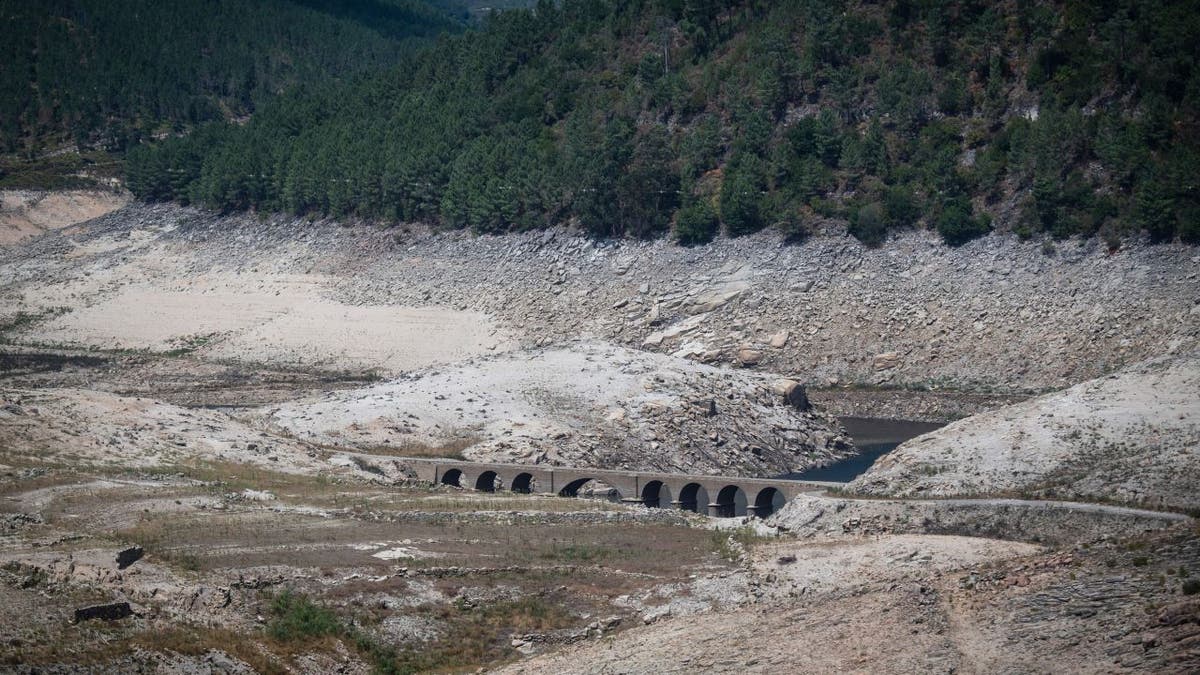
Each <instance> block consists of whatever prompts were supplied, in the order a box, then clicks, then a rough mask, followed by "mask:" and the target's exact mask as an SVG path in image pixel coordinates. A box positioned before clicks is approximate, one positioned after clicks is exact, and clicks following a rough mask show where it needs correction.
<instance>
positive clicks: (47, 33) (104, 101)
mask: <svg viewBox="0 0 1200 675" xmlns="http://www.w3.org/2000/svg"><path fill="white" fill-rule="evenodd" d="M457 11H462V10H461V9H458V10H457ZM0 17H2V18H3V21H0V153H14V154H15V155H16V156H15V157H13V158H10V159H9V160H7V161H3V162H0V167H5V168H6V169H7V172H8V173H12V174H30V173H34V174H36V173H38V172H37V171H35V170H34V169H37V168H41V169H43V171H42V172H41V173H44V174H48V175H44V176H42V177H41V180H42V182H43V183H44V182H46V181H56V182H61V181H62V178H61V177H62V176H64V175H69V174H68V172H67V171H65V170H63V169H62V167H56V166H55V163H54V162H52V161H49V160H47V159H43V161H42V162H40V163H38V164H40V166H35V167H32V168H31V167H30V166H29V164H30V162H31V160H34V159H37V158H39V157H41V156H42V155H43V154H44V153H45V152H46V151H52V150H58V149H60V148H63V147H66V148H79V149H99V150H106V151H109V152H115V153H118V155H119V153H121V152H122V151H123V150H124V149H125V148H127V147H129V146H132V145H135V144H137V143H138V142H140V141H141V140H143V139H146V138H151V137H158V136H162V135H164V134H171V133H176V132H180V131H183V130H186V129H188V128H190V127H192V126H194V125H196V124H201V123H204V122H212V121H238V120H244V118H245V116H247V115H249V114H250V113H252V112H253V111H254V110H255V109H256V108H257V107H258V106H259V105H261V104H262V103H263V102H264V101H266V100H268V99H269V98H271V97H272V96H274V95H276V94H278V93H279V92H281V91H283V90H286V89H289V88H292V87H294V86H296V85H300V84H311V83H317V82H323V81H327V80H330V79H337V78H347V77H351V76H354V75H356V74H359V73H363V72H369V71H377V70H379V69H381V68H384V67H387V66H390V65H392V64H394V63H396V62H397V61H398V60H399V59H400V58H401V56H402V55H403V54H404V53H405V52H406V51H408V50H409V49H410V47H411V45H412V43H413V42H414V40H416V39H420V38H431V37H435V36H436V35H438V34H439V33H440V32H443V31H457V30H459V29H461V28H462V26H463V20H462V19H461V18H455V17H452V16H451V15H450V13H449V10H448V9H443V8H441V7H436V6H434V5H432V4H429V3H425V2H422V1H421V0H374V1H372V2H348V1H345V0H254V1H253V2H241V1H235V0H218V1H217V2H205V3H196V2H186V1H181V0H167V1H157V2H152V1H149V0H124V1H122V2H119V3H113V2H104V1H103V0H55V1H53V2H36V3H30V2H23V1H21V0H0ZM62 161H63V160H59V163H60V164H61V162H62ZM46 165H50V167H49V168H50V169H51V170H48V171H47V170H45V169H46V168H47V166H46ZM67 168H71V167H67ZM4 170H5V169H4V168H0V184H4V183H7V182H12V181H5V180H4V179H5V176H4ZM18 177H20V176H18ZM31 178H36V175H35V176H33V177H31ZM14 180H15V179H14ZM54 184H55V182H51V183H50V185H51V186H53V185H54Z"/></svg>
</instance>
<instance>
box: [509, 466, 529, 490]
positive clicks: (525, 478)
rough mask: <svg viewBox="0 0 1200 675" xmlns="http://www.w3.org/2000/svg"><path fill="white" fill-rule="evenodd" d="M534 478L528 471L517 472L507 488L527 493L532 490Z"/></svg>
mask: <svg viewBox="0 0 1200 675" xmlns="http://www.w3.org/2000/svg"><path fill="white" fill-rule="evenodd" d="M533 486H534V480H533V474H531V473H529V472H524V473H519V474H517V477H516V478H513V479H512V483H511V484H510V486H509V490H512V491H513V492H519V493H521V494H524V495H527V494H529V493H531V492H533Z"/></svg>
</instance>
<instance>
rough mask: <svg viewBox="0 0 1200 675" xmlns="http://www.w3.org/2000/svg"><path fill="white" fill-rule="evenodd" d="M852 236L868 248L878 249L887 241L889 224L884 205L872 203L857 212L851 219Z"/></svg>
mask: <svg viewBox="0 0 1200 675" xmlns="http://www.w3.org/2000/svg"><path fill="white" fill-rule="evenodd" d="M848 229H849V231H850V234H852V235H854V236H855V238H857V239H858V240H859V241H861V242H862V243H864V244H866V245H867V246H871V247H876V246H880V245H882V244H883V242H884V240H885V239H887V223H886V222H885V219H884V213H883V204H880V203H879V202H871V203H870V204H867V205H866V206H863V207H862V208H860V209H859V210H858V211H855V212H854V214H853V216H852V217H851V218H850V227H849V228H848Z"/></svg>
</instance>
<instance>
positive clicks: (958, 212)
mask: <svg viewBox="0 0 1200 675" xmlns="http://www.w3.org/2000/svg"><path fill="white" fill-rule="evenodd" d="M937 230H938V234H940V235H942V240H943V241H945V242H946V243H947V244H949V245H951V246H962V245H963V244H965V243H967V242H968V241H971V240H972V239H975V238H978V237H982V236H983V235H985V234H987V233H988V232H991V230H992V219H991V218H990V217H989V216H988V215H987V214H981V215H979V216H972V215H971V205H970V203H969V202H968V201H967V200H965V199H962V198H955V199H951V200H949V201H947V203H946V205H945V206H944V207H943V208H942V214H941V215H940V216H939V217H938V221H937Z"/></svg>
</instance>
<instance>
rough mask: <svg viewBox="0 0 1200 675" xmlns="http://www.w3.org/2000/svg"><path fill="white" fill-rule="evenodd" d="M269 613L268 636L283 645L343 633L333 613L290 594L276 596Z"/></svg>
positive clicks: (306, 599) (301, 596)
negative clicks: (270, 616)
mask: <svg viewBox="0 0 1200 675" xmlns="http://www.w3.org/2000/svg"><path fill="white" fill-rule="evenodd" d="M271 614H272V617H273V618H272V619H271V622H270V623H269V624H267V634H268V635H270V636H271V637H273V638H275V639H276V640H280V641H282V642H291V641H293V640H301V639H304V638H312V637H323V636H326V635H341V634H342V633H343V632H344V630H345V629H344V628H343V626H342V622H341V621H340V620H339V619H338V616H337V614H335V613H334V612H333V611H332V610H329V609H327V608H325V607H322V606H320V605H318V604H316V603H314V602H313V601H312V600H310V599H309V598H308V597H307V596H304V595H298V594H295V593H292V592H291V591H284V592H282V593H280V594H279V595H277V596H275V599H274V600H273V601H272V602H271Z"/></svg>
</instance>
